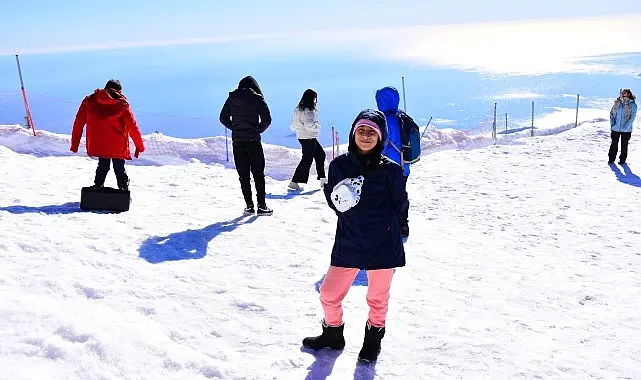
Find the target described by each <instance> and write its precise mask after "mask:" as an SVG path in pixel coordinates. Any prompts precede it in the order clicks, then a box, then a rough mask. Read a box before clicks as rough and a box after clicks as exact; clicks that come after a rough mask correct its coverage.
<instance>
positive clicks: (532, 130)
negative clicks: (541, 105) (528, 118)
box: [530, 100, 534, 137]
mask: <svg viewBox="0 0 641 380" xmlns="http://www.w3.org/2000/svg"><path fill="white" fill-rule="evenodd" d="M530 135H531V136H532V137H534V100H532V129H531V130H530Z"/></svg>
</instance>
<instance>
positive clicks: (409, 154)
mask: <svg viewBox="0 0 641 380" xmlns="http://www.w3.org/2000/svg"><path fill="white" fill-rule="evenodd" d="M397 116H398V119H399V121H400V124H401V141H402V143H403V150H402V152H401V150H400V149H398V148H397V147H394V148H395V149H396V150H397V151H398V152H399V153H401V160H402V162H403V163H408V164H413V163H415V162H417V161H418V160H420V159H421V131H420V129H419V127H418V125H417V124H416V123H415V122H414V119H412V118H411V117H410V115H408V114H406V113H405V112H403V111H398V114H397Z"/></svg>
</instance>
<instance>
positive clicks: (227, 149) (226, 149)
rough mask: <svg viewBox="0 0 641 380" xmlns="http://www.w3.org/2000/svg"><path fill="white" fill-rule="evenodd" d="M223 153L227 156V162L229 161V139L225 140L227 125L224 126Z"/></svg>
mask: <svg viewBox="0 0 641 380" xmlns="http://www.w3.org/2000/svg"><path fill="white" fill-rule="evenodd" d="M225 155H226V156H227V162H229V141H228V140H227V127H225Z"/></svg>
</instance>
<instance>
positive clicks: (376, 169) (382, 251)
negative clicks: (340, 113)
mask: <svg viewBox="0 0 641 380" xmlns="http://www.w3.org/2000/svg"><path fill="white" fill-rule="evenodd" d="M361 118H367V119H370V120H372V121H374V122H375V123H376V124H377V125H379V126H380V130H381V132H382V134H383V142H380V141H379V144H378V145H377V146H376V148H374V150H373V151H374V152H373V153H372V154H369V155H368V156H362V155H359V154H358V150H357V148H356V145H355V143H354V136H353V130H354V128H355V124H356V121H358V120H359V119H361ZM385 123H386V122H385V116H384V115H383V114H382V113H381V112H379V111H376V110H365V111H362V112H361V113H360V114H359V115H358V117H357V118H356V120H354V123H353V124H352V130H351V131H350V138H349V149H348V152H347V153H345V154H343V155H341V156H339V157H337V158H335V159H334V160H333V161H332V162H331V163H330V164H329V171H328V177H327V181H328V182H327V184H326V185H325V187H324V192H325V197H326V199H327V203H328V204H329V206H330V207H331V208H332V209H333V210H334V211H336V208H335V207H334V204H333V203H332V200H331V193H332V190H333V189H334V187H335V186H336V184H338V183H339V182H340V181H342V180H343V179H345V178H356V177H358V176H360V175H363V176H364V177H365V180H364V181H363V186H362V188H361V195H360V201H359V202H358V204H356V206H354V207H352V208H351V209H349V210H347V211H345V212H338V211H336V214H337V215H338V223H337V226H336V237H335V241H334V247H333V249H332V258H331V265H333V266H337V267H344V268H360V269H366V270H373V269H388V268H395V267H402V266H404V265H405V251H404V249H403V241H402V240H401V234H400V229H399V213H400V210H401V207H402V206H403V203H404V202H405V200H406V198H407V193H406V192H405V181H404V178H403V169H402V168H401V167H400V166H398V165H397V164H395V163H394V162H392V161H390V160H389V159H387V158H385V157H382V156H381V150H382V147H383V143H384V140H385V138H386V137H387V136H386V135H387V133H386V131H387V128H386V124H385Z"/></svg>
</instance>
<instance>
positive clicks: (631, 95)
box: [621, 88, 637, 100]
mask: <svg viewBox="0 0 641 380" xmlns="http://www.w3.org/2000/svg"><path fill="white" fill-rule="evenodd" d="M621 92H627V93H628V94H630V95H628V98H630V99H632V100H636V99H637V97H636V96H634V94H633V93H632V90H630V89H629V88H624V89H623V91H621Z"/></svg>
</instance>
